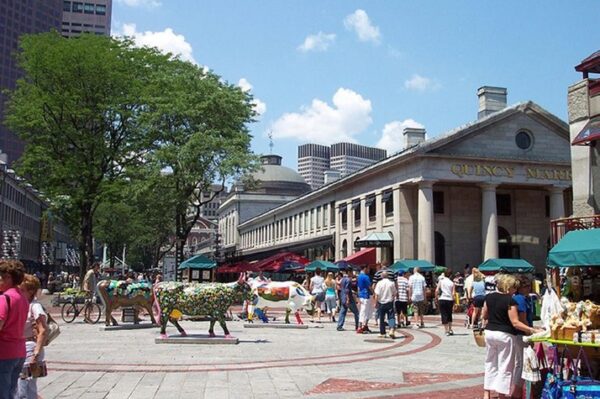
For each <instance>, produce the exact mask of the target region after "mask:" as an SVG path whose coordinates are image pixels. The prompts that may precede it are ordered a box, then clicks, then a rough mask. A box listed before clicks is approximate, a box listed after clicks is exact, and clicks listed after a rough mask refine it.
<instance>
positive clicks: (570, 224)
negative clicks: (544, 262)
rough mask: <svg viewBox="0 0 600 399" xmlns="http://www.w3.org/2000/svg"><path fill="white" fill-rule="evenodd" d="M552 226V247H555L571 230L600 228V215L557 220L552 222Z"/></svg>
mask: <svg viewBox="0 0 600 399" xmlns="http://www.w3.org/2000/svg"><path fill="white" fill-rule="evenodd" d="M550 226H551V229H552V234H551V236H550V240H551V242H550V246H552V247H553V246H554V245H556V243H557V242H558V241H559V240H560V239H561V238H562V237H563V236H564V235H565V234H567V233H568V232H569V231H571V230H587V229H595V228H600V215H593V216H580V217H572V218H562V219H555V220H552V221H551V222H550Z"/></svg>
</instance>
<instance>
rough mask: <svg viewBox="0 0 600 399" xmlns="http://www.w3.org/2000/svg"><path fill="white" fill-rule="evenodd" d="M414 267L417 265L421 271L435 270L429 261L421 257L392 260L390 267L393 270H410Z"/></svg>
mask: <svg viewBox="0 0 600 399" xmlns="http://www.w3.org/2000/svg"><path fill="white" fill-rule="evenodd" d="M415 267H418V268H419V269H420V270H421V272H422V273H427V272H433V271H435V265H433V264H432V263H431V262H428V261H426V260H421V259H403V260H399V261H396V262H394V264H393V265H392V266H390V269H392V270H393V271H394V272H399V271H403V272H405V273H406V272H412V271H413V270H414V268H415Z"/></svg>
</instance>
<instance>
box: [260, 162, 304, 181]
mask: <svg viewBox="0 0 600 399" xmlns="http://www.w3.org/2000/svg"><path fill="white" fill-rule="evenodd" d="M252 177H253V178H254V179H255V180H259V181H261V182H290V183H303V184H306V182H305V181H304V178H303V177H302V176H300V174H299V173H298V172H296V171H295V170H293V169H290V168H287V167H285V166H281V165H268V164H267V165H262V169H259V170H258V171H256V172H254V173H253V174H252Z"/></svg>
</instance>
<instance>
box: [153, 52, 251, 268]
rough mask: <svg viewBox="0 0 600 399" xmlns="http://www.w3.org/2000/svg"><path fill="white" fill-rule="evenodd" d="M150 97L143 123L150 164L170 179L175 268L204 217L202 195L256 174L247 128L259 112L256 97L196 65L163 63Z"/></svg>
mask: <svg viewBox="0 0 600 399" xmlns="http://www.w3.org/2000/svg"><path fill="white" fill-rule="evenodd" d="M160 72H161V73H160V74H158V77H157V79H154V80H153V81H152V85H151V86H149V87H148V90H149V92H150V93H151V94H150V95H149V96H148V98H149V103H148V112H147V113H146V114H145V119H144V121H145V123H147V126H148V130H149V131H151V132H152V136H153V138H154V139H155V140H154V144H155V147H154V149H153V151H152V153H151V156H150V157H149V158H148V159H149V160H150V162H151V164H152V165H153V166H154V168H155V170H160V171H162V172H163V175H164V176H165V177H166V178H167V185H168V186H169V187H168V188H165V191H166V192H168V193H169V195H172V196H173V197H172V200H173V203H174V209H175V245H176V263H177V264H179V262H181V261H182V259H183V246H184V243H185V241H186V239H187V237H188V235H189V233H190V231H191V229H192V227H193V226H194V224H195V223H196V221H197V220H198V218H199V216H200V207H201V206H202V205H204V204H205V203H206V202H209V201H210V200H211V199H208V200H206V199H205V200H202V196H201V193H202V192H206V191H208V190H209V188H210V186H211V185H212V184H214V183H217V184H220V187H221V190H223V189H224V188H225V184H226V182H228V181H230V180H232V179H235V178H239V177H240V176H241V175H243V174H245V173H247V172H248V171H250V170H253V169H254V168H255V167H256V164H257V162H256V161H257V158H256V156H255V155H254V154H252V153H251V152H250V141H251V139H252V136H251V135H250V134H249V132H248V128H247V124H248V123H249V122H252V121H253V118H254V116H255V112H254V110H253V106H252V97H251V96H250V95H248V94H246V93H244V92H243V91H242V90H240V89H239V88H238V87H236V86H233V85H230V84H227V83H225V82H223V81H222V80H221V79H220V78H219V76H217V75H215V74H213V73H210V72H207V71H206V70H204V69H202V68H200V67H198V66H197V65H194V64H191V63H189V62H184V61H180V60H175V61H171V62H168V63H165V65H164V67H163V68H161V69H160Z"/></svg>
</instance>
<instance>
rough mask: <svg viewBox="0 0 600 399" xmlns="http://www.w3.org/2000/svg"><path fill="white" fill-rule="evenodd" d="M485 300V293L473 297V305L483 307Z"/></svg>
mask: <svg viewBox="0 0 600 399" xmlns="http://www.w3.org/2000/svg"><path fill="white" fill-rule="evenodd" d="M484 302H485V295H478V296H476V297H475V298H473V306H475V307H476V308H479V309H481V308H482V307H483V303H484Z"/></svg>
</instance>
